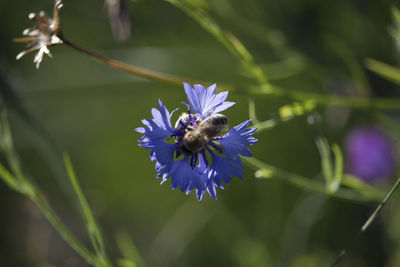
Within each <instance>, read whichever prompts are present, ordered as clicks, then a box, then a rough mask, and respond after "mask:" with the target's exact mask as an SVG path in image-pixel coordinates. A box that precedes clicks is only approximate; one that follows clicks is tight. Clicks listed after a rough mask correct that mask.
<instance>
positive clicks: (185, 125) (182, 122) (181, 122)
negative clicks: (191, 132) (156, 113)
mask: <svg viewBox="0 0 400 267" xmlns="http://www.w3.org/2000/svg"><path fill="white" fill-rule="evenodd" d="M179 124H180V125H182V126H183V128H184V129H186V128H187V127H188V125H187V123H186V122H184V121H182V120H179Z"/></svg>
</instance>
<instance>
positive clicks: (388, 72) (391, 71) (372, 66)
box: [365, 58, 400, 85]
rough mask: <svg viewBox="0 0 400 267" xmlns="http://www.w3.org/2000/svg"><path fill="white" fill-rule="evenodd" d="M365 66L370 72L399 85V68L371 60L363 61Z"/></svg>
mask: <svg viewBox="0 0 400 267" xmlns="http://www.w3.org/2000/svg"><path fill="white" fill-rule="evenodd" d="M365 66H366V67H367V69H369V70H370V71H373V72H375V73H376V74H378V75H380V76H382V77H383V78H386V79H387V80H389V81H392V82H394V83H395V84H397V85H400V68H398V67H395V66H392V65H389V64H386V63H383V62H380V61H378V60H375V59H371V58H368V59H366V60H365Z"/></svg>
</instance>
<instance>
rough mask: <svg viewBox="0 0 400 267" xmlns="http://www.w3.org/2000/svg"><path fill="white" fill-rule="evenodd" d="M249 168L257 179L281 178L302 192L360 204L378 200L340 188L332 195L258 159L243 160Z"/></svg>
mask: <svg viewBox="0 0 400 267" xmlns="http://www.w3.org/2000/svg"><path fill="white" fill-rule="evenodd" d="M242 159H243V160H244V161H245V162H246V163H248V164H249V166H250V167H251V168H253V169H255V170H257V172H256V177H257V178H269V179H271V178H279V179H281V180H282V181H285V182H287V183H289V184H291V185H293V186H296V187H298V188H300V189H302V190H305V191H308V192H314V193H320V194H324V195H328V196H331V197H335V198H340V199H345V200H351V201H358V202H369V201H374V200H377V199H376V195H372V194H371V197H370V198H367V197H365V196H363V195H362V194H359V193H357V192H356V191H354V190H350V189H347V188H339V189H338V190H337V191H336V192H335V193H330V192H328V191H327V190H326V186H325V184H324V183H321V182H318V181H315V180H311V179H308V178H306V177H303V176H301V175H297V174H294V173H291V172H288V171H285V170H281V169H278V168H276V167H274V166H271V165H268V164H266V163H264V162H262V161H260V160H258V159H256V158H246V157H243V158H242Z"/></svg>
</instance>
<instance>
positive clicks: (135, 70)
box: [59, 36, 210, 85]
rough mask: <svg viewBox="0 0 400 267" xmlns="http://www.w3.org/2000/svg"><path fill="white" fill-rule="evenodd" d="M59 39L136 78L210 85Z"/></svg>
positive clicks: (61, 37) (62, 38)
mask: <svg viewBox="0 0 400 267" xmlns="http://www.w3.org/2000/svg"><path fill="white" fill-rule="evenodd" d="M59 38H60V39H61V40H62V41H63V44H65V45H67V46H69V47H71V48H73V49H75V50H76V51H78V52H80V53H83V54H85V55H87V56H89V57H91V58H93V59H95V60H97V61H99V62H101V63H104V64H106V65H107V66H109V67H111V68H114V69H117V70H121V71H124V72H127V73H129V74H133V75H136V76H140V77H144V78H147V79H150V80H156V81H161V82H164V83H169V84H178V85H182V83H183V82H188V83H191V84H196V83H201V84H210V83H209V82H204V81H197V80H191V79H187V78H184V77H179V76H175V75H169V74H164V73H160V72H155V71H151V70H147V69H144V68H139V67H136V66H131V65H128V64H126V63H123V62H120V61H117V60H113V59H109V58H106V57H104V56H102V55H100V54H97V53H95V52H92V51H90V50H88V49H86V48H83V47H81V46H79V45H77V44H75V43H73V42H71V41H69V40H68V39H65V38H64V37H63V36H59Z"/></svg>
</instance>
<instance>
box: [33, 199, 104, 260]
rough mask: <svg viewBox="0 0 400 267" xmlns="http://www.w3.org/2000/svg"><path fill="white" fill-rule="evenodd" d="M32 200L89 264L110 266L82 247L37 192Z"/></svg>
mask: <svg viewBox="0 0 400 267" xmlns="http://www.w3.org/2000/svg"><path fill="white" fill-rule="evenodd" d="M31 199H32V200H33V201H34V202H35V203H36V205H38V207H39V208H40V209H41V210H42V212H43V214H44V215H45V216H46V218H47V219H48V220H49V222H50V223H51V224H52V225H53V227H54V228H55V229H56V230H57V232H58V233H59V234H60V235H61V237H62V238H63V239H64V240H65V241H66V242H67V243H68V244H69V245H70V246H71V247H72V248H73V249H74V250H75V251H76V252H77V253H78V254H79V255H81V256H82V257H83V258H84V259H85V260H86V261H87V262H88V263H89V264H93V265H95V266H98V267H106V266H108V265H106V264H104V263H103V262H100V261H99V260H98V259H97V257H96V256H94V255H92V253H90V252H89V251H88V250H87V249H86V248H85V247H84V246H82V245H81V244H80V243H79V241H78V240H77V239H76V238H75V237H74V236H73V235H72V234H71V233H70V232H69V231H68V230H67V229H66V227H65V226H64V224H63V223H62V222H61V221H60V219H59V218H58V217H57V215H56V214H55V213H54V212H53V210H52V209H51V208H50V206H49V204H48V203H47V201H46V200H45V199H44V197H43V196H42V195H41V194H40V193H39V192H35V194H33V196H32V197H31Z"/></svg>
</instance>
